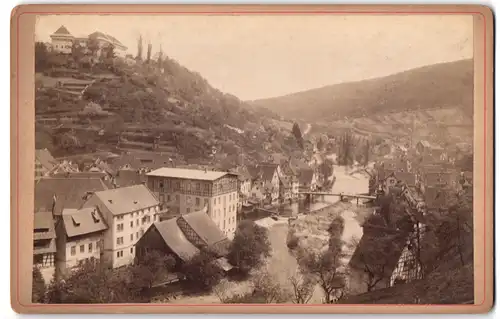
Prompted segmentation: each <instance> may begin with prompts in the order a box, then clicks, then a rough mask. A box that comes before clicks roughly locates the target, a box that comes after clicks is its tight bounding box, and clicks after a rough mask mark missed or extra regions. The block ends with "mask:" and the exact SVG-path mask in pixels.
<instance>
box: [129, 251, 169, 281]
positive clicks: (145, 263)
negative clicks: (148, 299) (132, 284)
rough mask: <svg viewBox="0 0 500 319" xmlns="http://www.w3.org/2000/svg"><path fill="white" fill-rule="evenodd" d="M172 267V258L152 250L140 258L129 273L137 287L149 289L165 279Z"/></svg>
mask: <svg viewBox="0 0 500 319" xmlns="http://www.w3.org/2000/svg"><path fill="white" fill-rule="evenodd" d="M174 266H175V258H174V257H173V256H171V255H165V254H162V253H160V252H158V251H157V250H152V251H149V252H147V253H146V254H145V255H144V256H142V257H141V258H140V260H139V261H138V263H137V264H136V265H134V266H133V267H132V268H131V272H132V275H133V277H134V280H136V285H137V286H138V287H143V288H148V289H149V288H151V287H153V285H154V284H155V283H158V282H159V281H160V280H161V279H163V278H165V277H166V275H167V274H168V273H169V272H170V271H172V270H173V268H174Z"/></svg>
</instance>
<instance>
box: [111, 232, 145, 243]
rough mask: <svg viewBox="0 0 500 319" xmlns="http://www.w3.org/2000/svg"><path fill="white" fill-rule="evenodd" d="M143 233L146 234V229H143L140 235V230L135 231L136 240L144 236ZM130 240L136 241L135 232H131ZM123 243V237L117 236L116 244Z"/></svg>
mask: <svg viewBox="0 0 500 319" xmlns="http://www.w3.org/2000/svg"><path fill="white" fill-rule="evenodd" d="M143 235H144V229H141V231H140V236H139V232H135V240H138V239H139V237H142V236H143ZM130 241H131V242H134V233H132V234H130ZM123 243H124V241H123V237H117V238H116V244H117V245H123Z"/></svg>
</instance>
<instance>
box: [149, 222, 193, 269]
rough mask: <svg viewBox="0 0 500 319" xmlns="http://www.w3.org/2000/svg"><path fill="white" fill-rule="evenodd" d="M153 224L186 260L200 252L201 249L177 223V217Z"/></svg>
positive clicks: (176, 252)
mask: <svg viewBox="0 0 500 319" xmlns="http://www.w3.org/2000/svg"><path fill="white" fill-rule="evenodd" d="M153 226H154V227H155V228H156V229H157V230H158V233H159V234H160V235H161V237H162V238H163V240H164V241H165V244H166V245H167V246H168V247H169V248H170V249H171V250H172V252H174V253H175V254H176V255H177V256H178V257H179V258H180V259H182V260H184V261H186V260H189V259H191V258H192V257H194V256H195V255H196V254H197V253H199V251H200V250H199V249H198V248H196V247H195V246H194V245H193V244H192V243H191V242H190V241H189V240H188V239H187V238H186V236H185V235H184V233H183V232H182V230H181V229H180V228H179V226H178V225H177V218H172V219H168V220H164V221H161V222H156V223H154V224H153Z"/></svg>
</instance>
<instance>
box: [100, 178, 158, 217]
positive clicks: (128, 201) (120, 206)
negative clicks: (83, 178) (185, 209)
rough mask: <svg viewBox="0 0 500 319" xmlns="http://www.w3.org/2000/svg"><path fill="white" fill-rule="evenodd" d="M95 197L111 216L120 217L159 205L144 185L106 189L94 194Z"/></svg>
mask: <svg viewBox="0 0 500 319" xmlns="http://www.w3.org/2000/svg"><path fill="white" fill-rule="evenodd" d="M95 196H97V197H98V198H99V199H100V200H101V201H102V202H103V204H104V205H105V206H106V207H107V208H108V209H109V210H110V211H111V213H112V214H113V215H122V214H126V213H129V212H134V211H138V210H141V209H145V208H149V207H153V206H156V205H158V204H159V202H158V200H157V199H156V197H155V196H154V195H153V193H151V191H150V190H149V189H148V188H147V187H146V186H145V185H133V186H128V187H121V188H115V189H108V190H105V191H101V192H96V193H95Z"/></svg>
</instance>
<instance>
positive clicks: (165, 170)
mask: <svg viewBox="0 0 500 319" xmlns="http://www.w3.org/2000/svg"><path fill="white" fill-rule="evenodd" d="M227 174H231V175H236V174H233V173H229V172H219V171H210V170H206V171H205V170H197V169H187V168H171V167H162V168H160V169H157V170H154V171H152V172H149V173H148V174H147V175H148V176H158V177H170V178H179V179H195V180H204V181H215V180H217V179H219V178H221V177H223V176H225V175H227Z"/></svg>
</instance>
